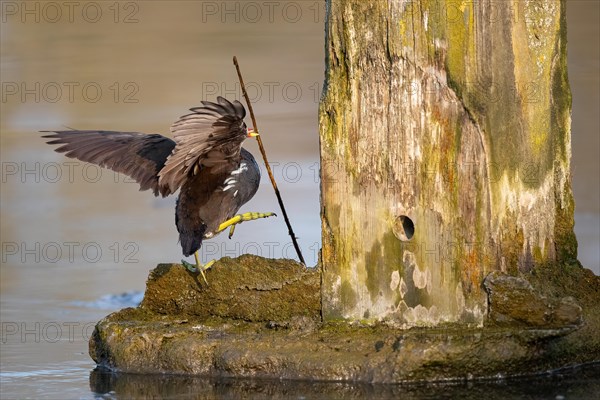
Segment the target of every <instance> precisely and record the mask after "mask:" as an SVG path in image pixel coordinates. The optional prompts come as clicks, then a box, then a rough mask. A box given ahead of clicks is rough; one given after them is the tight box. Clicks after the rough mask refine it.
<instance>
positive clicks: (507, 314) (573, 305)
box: [483, 272, 582, 328]
mask: <svg viewBox="0 0 600 400" xmlns="http://www.w3.org/2000/svg"><path fill="white" fill-rule="evenodd" d="M483 285H484V287H485V289H486V291H487V292H488V305H489V311H488V312H489V318H490V320H491V321H493V322H495V323H497V324H501V325H515V324H517V325H521V326H530V327H546V328H550V327H554V328H563V327H567V326H572V325H579V324H581V322H582V316H581V313H582V309H581V306H579V304H577V302H576V301H575V299H574V298H573V297H569V296H567V297H563V298H561V299H552V298H548V297H546V296H544V295H542V294H540V293H539V292H537V291H536V290H535V289H534V288H533V287H532V286H531V284H530V283H529V282H528V281H527V280H525V279H524V278H523V277H517V276H509V275H504V274H502V273H499V272H492V273H491V274H489V275H488V276H487V277H486V278H485V280H484V282H483Z"/></svg>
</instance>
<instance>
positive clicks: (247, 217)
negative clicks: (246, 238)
mask: <svg viewBox="0 0 600 400" xmlns="http://www.w3.org/2000/svg"><path fill="white" fill-rule="evenodd" d="M272 216H277V214H275V213H272V212H267V213H259V212H247V213H244V214H238V215H236V216H235V217H233V218H230V219H228V220H227V221H225V222H223V223H222V224H221V225H219V229H218V230H217V233H218V232H223V231H224V230H225V229H227V228H229V227H231V229H230V230H229V238H231V236H233V231H234V229H235V228H234V227H235V226H236V225H237V224H241V223H242V222H246V221H254V220H255V219H260V218H268V217H272Z"/></svg>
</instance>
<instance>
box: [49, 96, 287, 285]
mask: <svg viewBox="0 0 600 400" xmlns="http://www.w3.org/2000/svg"><path fill="white" fill-rule="evenodd" d="M201 103H202V106H200V107H194V108H191V109H190V111H191V113H188V114H185V115H183V116H182V117H180V118H179V119H178V120H177V121H176V122H175V123H174V124H173V125H172V126H171V133H172V134H173V139H170V138H168V137H166V136H163V135H160V134H156V133H155V134H146V133H140V132H119V131H104V130H76V129H69V130H53V131H41V132H42V133H46V134H45V135H43V136H42V137H43V138H46V139H50V140H49V141H47V143H48V144H50V145H60V147H57V148H55V149H54V150H55V151H56V152H58V153H64V155H65V156H67V157H70V158H76V159H78V160H80V161H84V162H89V163H92V164H96V165H99V166H101V167H105V168H109V169H111V170H113V171H116V172H119V173H122V174H125V175H127V176H129V177H131V178H133V179H134V180H135V181H136V182H137V183H139V185H140V191H144V190H151V191H152V192H153V194H154V195H155V196H159V195H160V196H162V197H166V196H169V195H172V194H175V193H176V192H177V191H178V190H179V196H178V198H177V202H176V207H175V225H176V227H177V231H178V232H179V243H180V244H181V250H182V252H183V255H184V256H185V257H188V256H190V255H192V254H193V255H194V257H195V262H196V264H195V265H193V264H191V263H188V262H187V261H185V260H182V264H183V265H184V266H185V267H186V268H187V269H188V270H190V271H191V272H194V273H198V272H199V273H200V274H202V278H203V279H204V282H205V283H207V284H208V281H207V280H206V275H205V274H204V272H205V271H206V270H208V269H209V268H210V267H211V266H212V265H213V264H214V263H215V260H211V261H209V262H208V263H206V264H205V265H202V264H201V263H200V259H199V256H198V252H199V250H200V248H201V246H202V241H203V240H204V239H209V238H212V237H214V236H215V235H217V234H219V233H221V232H222V231H224V230H226V229H227V228H229V229H230V231H229V238H231V237H232V235H233V232H234V229H235V226H236V225H237V224H240V223H242V222H245V221H252V220H256V219H259V218H268V217H271V216H276V214H275V213H272V212H265V213H260V212H247V213H244V214H236V213H237V212H238V210H239V209H240V207H241V206H242V205H244V204H245V203H247V202H248V201H250V199H252V197H254V195H255V193H256V191H257V190H258V186H259V183H260V168H259V166H258V164H257V162H256V160H255V159H254V157H253V156H252V154H251V153H250V152H249V151H248V150H246V149H244V148H243V147H242V143H243V142H244V140H246V139H247V138H252V137H256V136H258V132H254V130H253V129H249V128H248V127H247V126H246V124H245V123H244V117H245V116H246V109H245V108H244V106H243V105H242V104H241V103H240V102H239V101H237V100H234V101H233V102H230V101H229V100H227V99H225V98H223V97H221V96H219V97H217V102H216V103H214V102H210V101H202V102H201Z"/></svg>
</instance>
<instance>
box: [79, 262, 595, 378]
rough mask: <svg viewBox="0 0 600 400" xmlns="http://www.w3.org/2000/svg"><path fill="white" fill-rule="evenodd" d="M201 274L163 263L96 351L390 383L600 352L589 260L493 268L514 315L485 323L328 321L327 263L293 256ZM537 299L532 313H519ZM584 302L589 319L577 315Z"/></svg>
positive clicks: (200, 371)
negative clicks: (323, 290) (323, 311)
mask: <svg viewBox="0 0 600 400" xmlns="http://www.w3.org/2000/svg"><path fill="white" fill-rule="evenodd" d="M197 278H198V277H197V276H195V275H193V274H190V273H188V272H187V270H185V269H184V268H183V267H181V266H179V265H160V266H159V267H157V268H156V269H155V270H154V271H152V272H151V275H150V277H149V279H148V285H147V290H146V296H145V298H144V302H143V304H142V305H141V306H140V307H137V308H126V309H123V310H121V311H119V312H116V313H113V314H111V315H109V316H108V317H106V318H104V319H103V320H102V321H100V322H99V323H98V324H97V325H96V329H95V331H94V334H93V335H92V338H91V339H90V355H91V356H92V358H93V359H94V360H95V361H96V362H97V363H98V364H99V365H100V366H104V367H107V368H109V369H111V370H116V371H125V372H133V373H175V374H185V375H200V376H214V377H245V378H276V379H300V380H322V381H362V382H388V383H392V382H415V381H425V380H449V379H471V378H484V377H485V378H489V377H494V376H498V375H501V376H511V375H521V374H532V373H541V372H544V371H548V370H552V369H556V368H560V367H564V366H569V365H576V364H579V363H583V362H593V361H598V360H600V336H599V335H598V334H597V332H598V331H599V330H600V278H598V277H596V276H594V275H593V274H592V273H591V272H590V271H589V270H585V269H583V268H581V267H580V266H555V267H551V268H550V267H549V268H547V269H539V270H537V272H536V275H527V276H525V275H524V276H522V277H521V278H518V279H512V278H510V277H507V276H501V275H498V274H495V275H493V276H492V277H489V279H488V280H487V285H488V292H489V296H490V297H489V299H488V300H489V302H490V304H491V310H494V307H498V308H497V310H498V311H502V315H503V316H504V317H505V318H506V321H511V323H497V322H493V321H492V319H491V317H490V316H488V318H489V320H490V322H493V323H486V325H485V326H484V327H483V328H465V327H463V326H460V325H456V324H455V325H452V324H449V325H446V326H441V327H438V328H435V329H434V328H412V329H404V330H401V329H397V328H395V327H392V326H389V325H385V324H383V323H378V324H374V325H367V324H361V323H352V324H349V323H347V322H342V321H340V322H332V321H329V322H325V323H323V322H321V320H320V318H319V317H320V316H319V312H318V311H319V302H318V299H319V296H318V293H319V282H320V280H319V271H318V270H310V269H306V268H304V267H303V266H301V265H299V264H297V263H295V262H293V261H286V260H267V259H262V258H260V257H254V256H242V257H240V258H238V259H223V260H222V261H220V262H218V263H217V264H215V265H214V266H213V270H212V271H210V273H209V274H208V276H207V278H208V280H209V286H208V287H206V285H205V284H204V283H203V282H202V283H201V282H200V281H199V280H198V279H197ZM569 296H571V297H572V298H573V299H574V300H573V299H571V298H569ZM511 302H512V303H511ZM527 302H530V303H531V304H532V309H533V310H535V312H532V317H531V318H529V319H527V318H524V317H523V314H524V313H525V311H520V312H519V313H517V314H511V313H510V312H509V310H510V308H511V304H514V307H515V308H523V310H524V309H525V308H524V307H526V303H527ZM577 304H579V305H580V306H581V309H580V308H578V305H577ZM223 305H224V306H223ZM544 307H546V308H544ZM544 310H546V311H548V312H549V314H548V315H550V316H551V318H547V319H544V317H543V316H544V315H546V314H545V312H546V311H544ZM579 310H582V311H581V315H580V317H581V319H582V320H583V321H585V323H583V324H580V323H579V321H580V320H579V317H577V318H574V317H573V316H574V315H579V314H577V312H578V311H579ZM509 317H510V318H512V320H511V319H509ZM517 317H518V318H517ZM571 322H573V323H576V324H571Z"/></svg>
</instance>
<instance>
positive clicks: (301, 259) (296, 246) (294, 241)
mask: <svg viewBox="0 0 600 400" xmlns="http://www.w3.org/2000/svg"><path fill="white" fill-rule="evenodd" d="M233 64H235V69H236V70H237V74H238V77H239V79H240V85H241V86H242V93H243V95H244V98H246V104H248V111H250V117H251V118H252V125H254V131H255V132H257V133H260V131H259V130H258V126H257V125H256V118H255V117H254V111H253V110H252V104H251V103H250V98H249V97H248V93H247V92H246V86H245V85H244V79H243V78H242V73H241V72H240V65H239V64H238V61H237V57H235V56H233ZM256 140H257V141H258V147H259V148H260V153H261V154H262V157H263V160H264V161H265V166H266V167H267V172H268V173H269V178H270V179H271V183H272V184H273V189H275V195H276V196H277V201H278V202H279V208H281V213H282V214H283V219H284V220H285V223H286V225H287V227H288V233H289V235H290V236H291V238H292V243H294V248H295V249H296V253H297V254H298V258H299V259H300V262H301V263H302V264H304V265H306V262H304V257H302V252H301V251H300V246H299V245H298V241H297V240H296V235H295V234H294V230H293V229H292V224H291V223H290V220H289V218H288V215H287V212H286V211H285V207H284V206H283V200H282V199H281V193H279V189H278V188H277V183H276V182H275V177H274V176H273V171H271V166H270V165H269V161H268V160H267V153H266V152H265V148H264V146H263V143H262V139H261V138H260V135H258V136H256Z"/></svg>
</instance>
